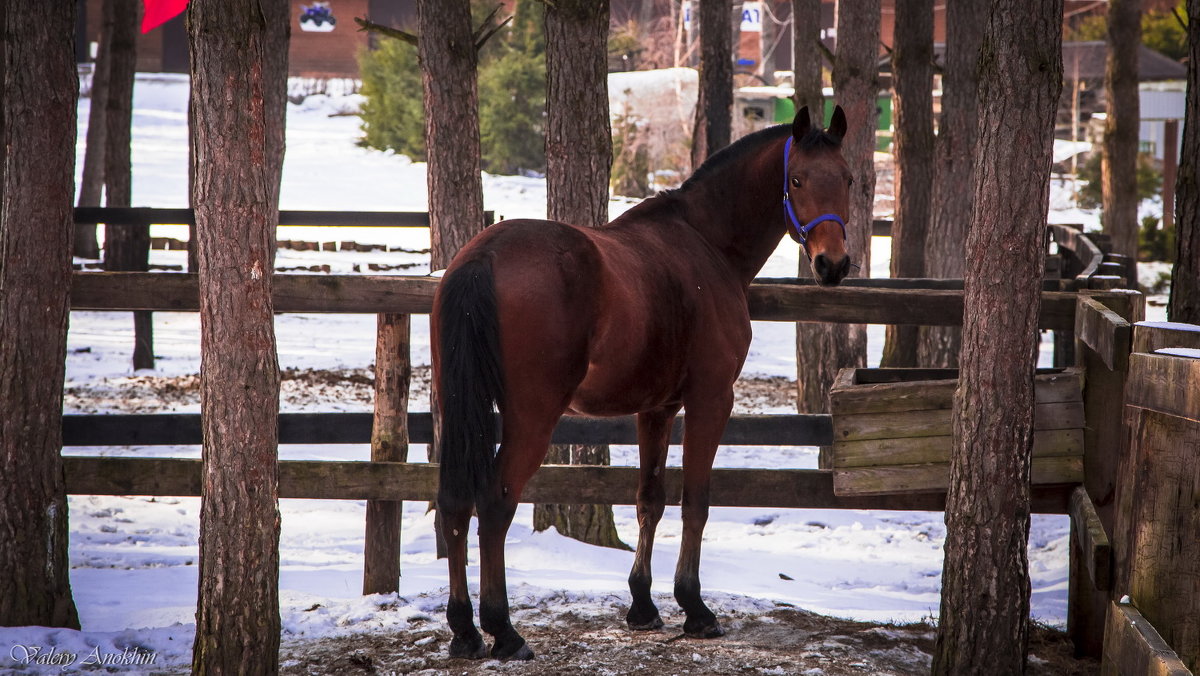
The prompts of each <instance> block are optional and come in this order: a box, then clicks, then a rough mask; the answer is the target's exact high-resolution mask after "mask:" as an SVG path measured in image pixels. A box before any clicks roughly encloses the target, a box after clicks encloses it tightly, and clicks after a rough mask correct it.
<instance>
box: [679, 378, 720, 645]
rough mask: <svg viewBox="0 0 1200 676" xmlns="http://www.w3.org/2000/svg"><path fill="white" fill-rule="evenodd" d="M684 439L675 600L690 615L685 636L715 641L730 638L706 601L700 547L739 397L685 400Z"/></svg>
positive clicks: (686, 623)
mask: <svg viewBox="0 0 1200 676" xmlns="http://www.w3.org/2000/svg"><path fill="white" fill-rule="evenodd" d="M684 406H685V408H686V410H687V412H686V413H685V418H684V436H683V504H682V509H681V511H682V515H683V542H682V545H681V546H680V548H679V562H678V564H677V565H676V567H675V600H676V601H678V602H679V606H680V607H681V608H683V611H684V612H685V613H686V614H687V620H686V621H685V622H684V623H683V631H684V633H685V634H687V635H688V636H691V637H693V638H715V637H717V636H721V635H723V634H724V633H725V630H724V629H722V628H721V625H720V623H718V622H717V616H716V615H714V614H713V612H712V611H711V610H709V609H708V606H706V605H704V601H703V600H701V598H700V544H701V542H702V541H703V539H704V525H705V524H706V523H707V522H708V503H709V480H710V478H711V477H712V466H713V458H714V457H715V456H716V453H717V444H718V443H720V441H721V435H722V434H724V432H725V424H726V423H727V422H728V421H729V413H730V411H731V410H732V407H733V393H732V391H731V392H729V393H728V394H727V395H726V396H724V397H721V398H720V400H718V401H715V402H714V401H712V400H711V399H709V400H707V401H703V402H699V403H695V404H694V403H692V402H690V401H685V402H684Z"/></svg>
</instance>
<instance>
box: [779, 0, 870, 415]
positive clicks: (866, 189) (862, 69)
mask: <svg viewBox="0 0 1200 676" xmlns="http://www.w3.org/2000/svg"><path fill="white" fill-rule="evenodd" d="M879 17H880V9H879V0H864V1H863V2H854V3H843V4H841V5H839V7H838V19H837V34H838V43H837V59H836V61H835V62H834V66H833V89H834V92H835V94H836V96H837V100H838V101H839V102H840V103H841V106H842V109H843V110H844V111H845V112H846V119H847V122H848V129H849V130H848V131H847V133H846V138H844V139H843V140H842V155H843V156H844V157H845V158H846V163H847V164H848V165H849V166H850V173H851V175H853V176H854V186H853V187H852V188H851V189H850V213H849V218H848V219H847V221H846V240H847V247H848V249H849V251H850V256H851V259H852V260H853V261H854V262H855V264H856V265H859V266H860V269H859V270H854V269H851V272H850V276H852V277H868V276H870V274H871V222H872V218H873V213H874V202H875V126H876V123H877V120H878V115H877V113H876V99H877V97H878V93H879V85H878V78H877V71H878V67H877V66H876V61H877V54H876V46H877V45H878V44H879ZM801 270H802V273H803V274H812V272H811V270H809V269H806V268H805V267H804V266H803V265H802V266H801ZM866 362H867V328H866V327H865V326H863V325H862V324H803V323H802V324H797V325H796V386H797V394H798V397H797V399H796V406H797V408H798V409H799V410H800V412H802V413H828V412H829V388H830V386H831V385H833V379H834V377H835V376H837V372H838V371H839V370H841V369H843V368H848V367H859V366H865V365H866Z"/></svg>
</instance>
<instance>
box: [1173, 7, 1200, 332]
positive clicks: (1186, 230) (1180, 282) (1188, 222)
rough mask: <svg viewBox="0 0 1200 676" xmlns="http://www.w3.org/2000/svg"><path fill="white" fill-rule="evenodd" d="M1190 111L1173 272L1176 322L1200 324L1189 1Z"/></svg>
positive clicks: (1195, 100) (1195, 12) (1198, 33)
mask: <svg viewBox="0 0 1200 676" xmlns="http://www.w3.org/2000/svg"><path fill="white" fill-rule="evenodd" d="M1187 12H1188V16H1189V17H1191V20H1190V22H1189V23H1188V65H1187V82H1188V84H1187V105H1186V106H1184V108H1185V109H1186V110H1187V113H1185V119H1184V121H1183V151H1182V152H1180V153H1179V173H1178V174H1177V175H1176V178H1175V238H1176V239H1175V246H1176V247H1177V248H1176V253H1175V267H1174V269H1173V270H1172V272H1171V301H1170V303H1169V305H1168V306H1167V316H1168V318H1169V319H1170V320H1171V321H1173V322H1187V323H1189V324H1200V0H1188V3H1187Z"/></svg>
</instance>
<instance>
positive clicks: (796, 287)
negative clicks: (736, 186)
mask: <svg viewBox="0 0 1200 676" xmlns="http://www.w3.org/2000/svg"><path fill="white" fill-rule="evenodd" d="M437 285H438V279H436V278H433V277H412V276H403V275H387V276H383V275H379V276H371V275H289V274H277V275H275V276H274V282H273V286H274V301H275V311H276V312H344V313H364V314H377V313H381V312H394V313H401V314H428V313H429V312H430V310H431V309H432V306H433V294H434V291H435V290H436V289H437ZM1076 297H1077V295H1076V294H1075V293H1072V292H1062V291H1044V292H1042V308H1041V317H1040V319H1039V322H1038V326H1039V328H1042V329H1055V330H1068V331H1069V330H1072V329H1074V328H1075V299H1076ZM1096 297H1097V298H1101V297H1102V293H1097V294H1096ZM748 300H749V306H750V317H751V318H752V319H757V320H766V321H788V322H793V321H813V322H841V323H865V324H920V325H926V326H954V325H959V324H961V323H962V314H963V291H961V290H956V289H889V288H871V287H861V286H837V287H821V286H814V285H808V284H791V283H789V284H781V283H768V284H752V285H751V286H750V294H749V299H748ZM199 307H200V300H199V285H198V277H197V275H194V274H174V273H170V274H164V273H153V272H76V273H75V274H74V276H73V278H72V282H71V309H73V310H153V311H168V312H169V311H176V312H194V311H196V310H199Z"/></svg>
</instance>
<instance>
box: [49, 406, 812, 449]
mask: <svg viewBox="0 0 1200 676" xmlns="http://www.w3.org/2000/svg"><path fill="white" fill-rule="evenodd" d="M371 419H372V414H370V413H280V414H279V443H281V444H369V443H371ZM495 420H496V429H497V430H499V429H500V416H498V415H497V416H495ZM408 436H409V441H410V442H411V443H414V444H428V443H431V442H432V441H433V422H432V418H431V416H430V414H428V413H409V414H408ZM201 442H202V436H201V430H200V414H198V413H153V414H146V415H106V414H89V415H65V416H63V446H190V445H199V444H200V443H201ZM552 442H553V443H555V444H624V445H636V444H637V419H636V418H635V417H634V416H622V417H616V418H585V417H582V416H563V418H562V419H561V420H560V421H559V423H558V427H556V428H555V429H554V436H553V439H552ZM682 442H683V418H682V417H678V418H676V419H675V425H674V428H673V429H672V431H671V443H672V444H680V443H682ZM721 443H722V444H724V445H726V446H826V445H829V444H831V443H833V425H832V423H831V422H830V417H829V416H828V415H825V414H808V415H799V414H794V415H735V416H732V417H730V419H729V424H728V425H726V426H725V434H724V436H722V437H721Z"/></svg>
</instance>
